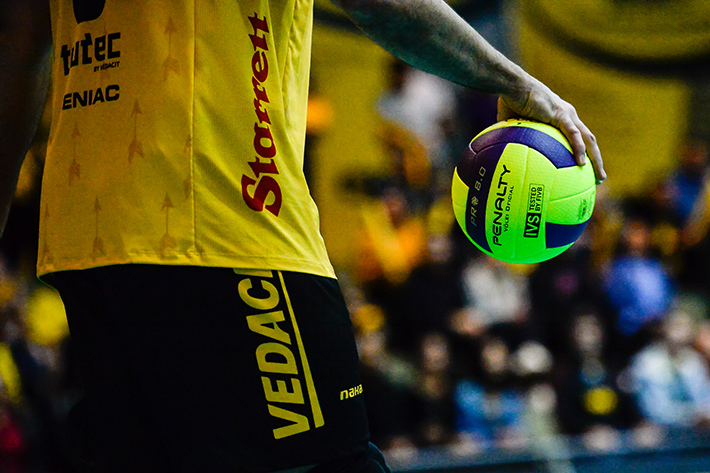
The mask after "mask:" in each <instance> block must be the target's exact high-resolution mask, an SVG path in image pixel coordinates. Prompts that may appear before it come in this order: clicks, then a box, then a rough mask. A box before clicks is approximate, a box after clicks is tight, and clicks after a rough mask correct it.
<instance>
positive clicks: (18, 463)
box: [0, 387, 29, 473]
mask: <svg viewBox="0 0 710 473" xmlns="http://www.w3.org/2000/svg"><path fill="white" fill-rule="evenodd" d="M27 453H28V448H27V439H26V436H25V434H24V432H23V430H22V428H21V426H20V423H19V421H18V418H17V417H16V415H15V414H14V413H13V408H12V403H11V401H10V400H9V398H8V396H7V395H6V393H5V390H4V389H3V388H2V387H0V471H2V472H3V473H26V472H27V467H28V464H29V462H28V457H27Z"/></svg>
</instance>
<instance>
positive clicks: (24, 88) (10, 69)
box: [0, 0, 51, 236]
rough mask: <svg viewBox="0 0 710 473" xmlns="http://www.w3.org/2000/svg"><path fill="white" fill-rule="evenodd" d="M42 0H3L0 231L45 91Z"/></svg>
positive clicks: (45, 26) (47, 43) (45, 27)
mask: <svg viewBox="0 0 710 473" xmlns="http://www.w3.org/2000/svg"><path fill="white" fill-rule="evenodd" d="M40 3H43V2H33V1H23V2H14V1H2V0H0V236H1V235H2V232H3V230H4V228H5V222H6V220H7V216H8V213H9V210H10V203H11V202H12V199H13V196H14V193H15V188H16V186H17V178H18V175H19V172H20V167H21V165H22V161H23V159H24V156H25V154H26V153H27V150H28V149H29V147H30V144H31V142H32V138H33V136H34V133H35V131H36V129H37V124H38V123H39V120H40V117H41V115H42V110H43V106H44V102H45V98H46V94H47V88H48V82H49V80H48V78H49V71H48V69H49V66H48V64H49V59H50V56H49V52H50V49H51V48H50V47H51V41H50V35H49V31H48V29H49V24H48V22H47V18H46V17H45V15H44V13H46V10H44V9H43V8H42V5H40V8H34V7H35V6H36V5H35V4H40Z"/></svg>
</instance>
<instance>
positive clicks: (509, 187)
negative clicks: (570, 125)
mask: <svg viewBox="0 0 710 473" xmlns="http://www.w3.org/2000/svg"><path fill="white" fill-rule="evenodd" d="M571 150H572V148H571V146H570V145H569V142H568V141H567V139H566V138H565V136H564V135H563V134H562V133H561V132H560V131H559V130H557V129H556V128H554V127H552V126H550V125H546V124H543V123H538V122H532V121H527V120H519V119H518V120H507V121H502V122H498V123H496V124H495V125H492V126H490V127H488V128H486V129H485V130H483V131H482V132H481V133H479V134H478V135H476V137H475V138H474V139H473V140H472V141H471V143H470V144H469V146H468V148H467V149H466V150H465V152H464V154H463V156H462V157H461V159H460V161H459V163H458V166H457V167H456V169H455V170H454V176H453V182H452V185H451V196H452V201H453V208H454V214H455V216H456V221H457V222H458V223H459V226H460V227H461V229H462V230H463V232H464V233H465V234H466V236H467V237H468V238H469V240H471V241H472V242H473V244H474V245H476V247H478V249H480V250H481V251H482V252H484V253H486V254H487V255H489V256H492V257H494V258H496V259H499V260H501V261H505V262H508V263H524V264H528V263H539V262H542V261H546V260H548V259H550V258H553V257H555V256H557V255H559V254H561V253H562V252H564V251H565V250H566V249H568V248H569V247H570V246H572V244H573V243H574V242H575V241H577V239H578V238H579V237H580V236H581V235H582V232H583V231H584V229H585V227H586V226H587V222H588V221H589V218H590V217H591V215H592V210H593V209H594V202H595V199H596V186H595V177H594V169H593V168H592V165H591V164H587V165H585V166H578V165H577V163H576V161H575V159H574V156H573V154H572V151H571Z"/></svg>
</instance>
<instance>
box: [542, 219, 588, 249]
mask: <svg viewBox="0 0 710 473" xmlns="http://www.w3.org/2000/svg"><path fill="white" fill-rule="evenodd" d="M587 222H588V221H587ZM587 222H582V223H578V224H576V225H562V224H559V223H550V222H547V223H546V224H545V246H547V248H558V247H560V246H567V245H569V244H571V243H574V242H575V241H577V239H578V238H579V237H580V236H581V235H582V233H583V232H584V229H585V228H586V227H587Z"/></svg>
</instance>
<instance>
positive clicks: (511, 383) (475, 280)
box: [341, 63, 710, 460]
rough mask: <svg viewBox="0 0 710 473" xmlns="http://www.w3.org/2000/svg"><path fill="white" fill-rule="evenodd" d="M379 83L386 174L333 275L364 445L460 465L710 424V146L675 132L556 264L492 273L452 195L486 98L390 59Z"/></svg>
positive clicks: (632, 441)
mask: <svg viewBox="0 0 710 473" xmlns="http://www.w3.org/2000/svg"><path fill="white" fill-rule="evenodd" d="M392 77H393V80H392V85H391V88H390V89H389V90H388V91H387V92H386V93H384V94H383V96H382V98H381V100H380V101H379V102H378V109H379V112H380V116H381V117H382V120H383V130H386V132H385V133H383V140H384V142H385V146H386V147H387V149H388V150H389V153H390V157H391V160H392V163H393V164H394V165H393V167H392V169H393V171H392V173H391V175H388V176H387V178H386V179H381V180H379V181H378V182H377V183H376V185H375V184H373V185H371V186H370V187H369V189H370V195H371V196H372V198H373V202H372V203H371V204H366V205H364V206H363V210H362V230H361V235H359V238H357V239H356V241H357V242H358V243H357V244H358V245H359V248H358V258H357V262H356V269H355V270H354V271H353V272H352V274H349V275H347V277H345V278H341V280H342V284H343V286H344V287H345V288H346V291H345V292H346V295H347V299H348V301H349V304H350V309H351V313H352V317H353V322H354V325H355V327H356V331H357V338H358V343H359V347H360V351H361V356H362V363H363V368H364V376H365V380H364V386H365V387H366V389H365V397H366V400H367V403H368V407H369V409H370V413H371V427H372V431H373V435H374V437H375V440H376V441H377V442H378V443H379V444H380V445H381V446H382V447H383V448H384V449H386V450H387V451H388V453H389V454H390V455H391V456H392V457H393V458H400V459H403V460H406V459H407V458H411V457H413V456H416V455H417V453H418V451H419V450H420V449H421V448H426V447H432V446H438V447H444V448H448V449H450V451H451V453H452V454H460V455H467V454H474V453H476V452H481V451H485V450H486V449H489V448H503V449H506V448H512V449H515V448H523V447H535V446H536V443H537V444H541V443H544V442H545V441H547V440H549V439H550V438H554V437H555V436H558V435H563V436H574V437H575V438H578V439H580V440H581V441H582V442H583V444H584V445H585V446H586V447H587V448H590V449H592V450H597V451H600V452H607V451H614V450H615V449H618V448H621V446H622V445H623V446H629V445H633V446H637V447H653V446H657V445H660V444H661V443H662V442H663V441H664V439H665V438H667V436H669V435H672V432H674V431H675V429H690V430H696V431H697V432H708V431H709V430H708V429H710V371H709V368H710V259H709V257H710V236H709V235H708V227H709V226H710V179H709V177H710V174H709V172H710V153H709V148H708V143H707V141H705V140H703V139H702V138H701V137H695V136H689V137H687V140H686V141H685V142H684V143H683V144H682V146H680V147H679V149H678V155H677V165H676V167H675V169H674V170H673V171H672V172H671V173H669V174H668V175H665V176H660V177H659V178H658V181H657V182H651V183H649V186H648V192H647V193H645V194H644V195H643V196H641V197H639V198H631V197H627V198H617V197H615V196H614V195H613V194H612V192H610V191H609V188H608V187H609V186H607V185H602V186H599V187H598V188H597V202H596V206H595V210H594V214H593V216H592V218H591V220H590V222H589V224H588V226H587V229H586V230H585V232H584V234H583V235H582V237H581V238H580V240H579V241H578V242H577V243H576V244H575V245H573V246H572V248H571V249H569V250H568V251H566V252H565V253H563V254H562V255H560V256H558V257H556V258H554V259H552V260H550V261H547V262H544V263H541V264H537V265H511V264H506V263H502V262H500V261H497V260H495V259H492V258H490V257H488V256H486V255H483V254H482V253H481V252H479V251H478V250H476V249H475V247H474V246H473V245H472V244H471V243H470V242H469V241H468V240H467V239H466V237H465V236H464V235H463V233H462V232H461V231H460V229H459V228H458V225H457V224H456V222H455V221H454V218H453V214H452V211H451V207H450V206H451V202H450V196H449V192H450V187H449V184H450V180H451V175H452V171H453V169H454V166H455V165H456V160H457V158H458V157H459V156H460V155H461V150H463V149H464V147H465V146H466V144H467V142H468V141H469V140H470V139H471V138H472V137H473V136H474V135H475V133H476V132H478V131H480V130H482V129H483V128H484V127H485V126H487V125H490V124H492V123H494V122H495V110H496V104H495V100H494V98H492V97H489V96H482V95H480V94H476V93H474V92H471V91H466V90H462V89H459V88H456V87H454V86H452V85H451V84H448V83H445V82H442V81H439V80H438V79H436V78H433V77H431V76H429V75H427V74H424V73H421V72H419V71H416V70H413V69H410V68H408V67H407V66H405V65H403V64H400V63H395V64H394V66H393V69H392ZM423 104H424V105H423ZM602 151H603V150H602ZM612 179H613V176H612ZM538 446H539V445H538Z"/></svg>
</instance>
